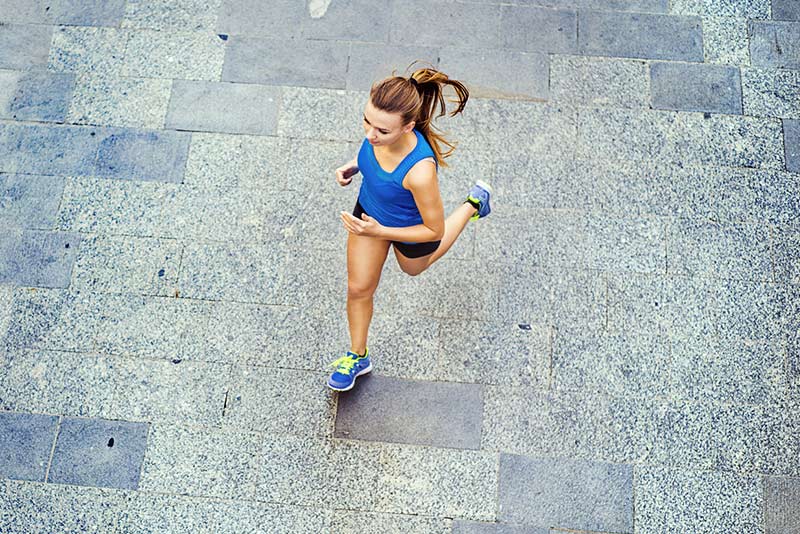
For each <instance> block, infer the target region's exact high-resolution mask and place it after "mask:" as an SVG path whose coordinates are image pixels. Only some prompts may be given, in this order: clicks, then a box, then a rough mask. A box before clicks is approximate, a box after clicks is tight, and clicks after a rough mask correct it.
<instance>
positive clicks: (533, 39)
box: [456, 5, 578, 54]
mask: <svg viewBox="0 0 800 534" xmlns="http://www.w3.org/2000/svg"><path fill="white" fill-rule="evenodd" d="M492 7H494V6H492ZM500 9H501V13H500V30H501V31H500V39H498V42H499V43H502V45H501V46H502V48H510V49H512V50H524V51H527V52H549V53H557V54H570V53H574V52H577V48H578V19H577V15H576V13H575V11H574V10H569V9H551V8H540V7H536V6H514V5H511V6H506V5H504V6H502V7H501V8H500ZM487 15H488V13H487ZM474 37H475V36H471V38H470V39H469V40H470V41H473V42H474ZM456 42H458V41H456ZM501 46H498V45H494V46H491V48H500V47H501ZM489 47H490V46H487V48H489Z"/></svg>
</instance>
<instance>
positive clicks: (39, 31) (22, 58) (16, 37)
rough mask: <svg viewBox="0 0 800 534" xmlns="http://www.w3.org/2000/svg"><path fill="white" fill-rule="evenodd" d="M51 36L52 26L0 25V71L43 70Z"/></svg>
mask: <svg viewBox="0 0 800 534" xmlns="http://www.w3.org/2000/svg"><path fill="white" fill-rule="evenodd" d="M52 36H53V27H52V26H44V25H38V24H35V25H34V24H30V25H29V24H0V69H15V70H43V69H44V68H45V67H46V66H47V54H48V52H49V51H50V40H51V39H52Z"/></svg>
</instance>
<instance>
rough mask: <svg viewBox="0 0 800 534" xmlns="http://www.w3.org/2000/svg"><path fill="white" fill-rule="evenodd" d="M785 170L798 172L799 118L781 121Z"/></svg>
mask: <svg viewBox="0 0 800 534" xmlns="http://www.w3.org/2000/svg"><path fill="white" fill-rule="evenodd" d="M783 143H784V151H785V155H786V156H785V157H786V170H787V171H789V172H794V173H800V120H784V121H783Z"/></svg>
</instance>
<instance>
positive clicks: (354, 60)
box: [345, 42, 456, 91]
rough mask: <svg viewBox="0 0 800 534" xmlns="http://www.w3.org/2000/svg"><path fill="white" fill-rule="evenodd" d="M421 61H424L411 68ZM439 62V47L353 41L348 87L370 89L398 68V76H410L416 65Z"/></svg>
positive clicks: (357, 89)
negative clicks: (414, 63)
mask: <svg viewBox="0 0 800 534" xmlns="http://www.w3.org/2000/svg"><path fill="white" fill-rule="evenodd" d="M418 60H419V61H420V62H421V63H418V64H417V65H415V66H414V67H413V68H411V69H408V67H409V66H410V65H411V64H412V63H413V62H415V61H418ZM438 63H439V50H438V49H437V48H433V47H429V46H415V45H387V44H382V43H358V42H354V43H350V52H349V57H348V64H347V79H346V81H345V88H346V89H348V90H351V91H369V89H370V87H372V84H373V83H374V82H376V81H378V80H381V79H383V78H385V77H387V76H391V75H392V73H393V72H395V71H396V74H397V75H398V76H408V75H409V74H411V72H413V70H414V68H421V67H423V66H425V65H426V64H430V65H433V66H434V67H436V66H437V65H438ZM448 74H449V73H448ZM453 77H454V78H456V77H455V76H453Z"/></svg>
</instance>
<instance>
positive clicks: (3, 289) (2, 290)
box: [0, 286, 15, 355]
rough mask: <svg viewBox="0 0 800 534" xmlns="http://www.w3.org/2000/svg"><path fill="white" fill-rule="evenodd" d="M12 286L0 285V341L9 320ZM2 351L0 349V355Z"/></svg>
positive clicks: (12, 294)
mask: <svg viewBox="0 0 800 534" xmlns="http://www.w3.org/2000/svg"><path fill="white" fill-rule="evenodd" d="M14 289H15V288H14V287H12V286H0V343H2V342H3V340H4V338H5V335H6V333H7V331H8V324H9V321H10V320H11V309H12V305H13V298H14ZM2 354H3V352H2V351H0V355H2Z"/></svg>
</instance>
